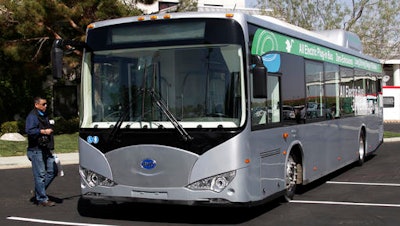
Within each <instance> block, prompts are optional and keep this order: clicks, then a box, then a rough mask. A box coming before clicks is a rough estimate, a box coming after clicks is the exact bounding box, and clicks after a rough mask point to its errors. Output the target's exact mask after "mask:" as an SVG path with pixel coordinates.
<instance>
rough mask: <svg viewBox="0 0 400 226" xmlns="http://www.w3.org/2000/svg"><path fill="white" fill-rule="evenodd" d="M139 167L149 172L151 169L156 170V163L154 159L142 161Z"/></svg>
mask: <svg viewBox="0 0 400 226" xmlns="http://www.w3.org/2000/svg"><path fill="white" fill-rule="evenodd" d="M140 166H141V167H142V168H143V169H148V170H151V169H154V168H156V166H157V162H156V160H154V159H143V160H142V162H141V163H140Z"/></svg>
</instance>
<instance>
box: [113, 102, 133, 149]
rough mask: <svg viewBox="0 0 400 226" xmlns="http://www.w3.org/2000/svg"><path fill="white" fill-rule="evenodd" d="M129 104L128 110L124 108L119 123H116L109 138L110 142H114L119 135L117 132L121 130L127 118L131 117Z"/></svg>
mask: <svg viewBox="0 0 400 226" xmlns="http://www.w3.org/2000/svg"><path fill="white" fill-rule="evenodd" d="M129 106H130V105H129V104H128V105H127V107H126V108H123V110H122V114H121V115H120V116H119V118H118V120H117V122H116V123H115V125H114V127H113V129H112V130H111V132H110V135H109V136H108V142H112V141H113V140H114V138H115V136H116V134H117V132H118V131H119V130H120V128H121V126H122V123H123V122H124V121H125V120H126V118H127V117H128V115H129Z"/></svg>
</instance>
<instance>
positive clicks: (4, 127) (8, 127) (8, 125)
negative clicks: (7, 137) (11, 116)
mask: <svg viewBox="0 0 400 226" xmlns="http://www.w3.org/2000/svg"><path fill="white" fill-rule="evenodd" d="M18 132H19V131H18V122H17V121H10V122H4V123H3V124H1V133H2V134H4V133H18Z"/></svg>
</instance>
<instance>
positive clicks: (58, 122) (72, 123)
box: [54, 117, 79, 134]
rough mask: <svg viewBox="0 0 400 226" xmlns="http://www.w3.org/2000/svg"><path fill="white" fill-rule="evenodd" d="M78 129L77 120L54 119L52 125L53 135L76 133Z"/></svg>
mask: <svg viewBox="0 0 400 226" xmlns="http://www.w3.org/2000/svg"><path fill="white" fill-rule="evenodd" d="M78 129H79V118H72V119H68V120H66V119H64V118H62V117H61V118H56V119H55V124H54V133H55V134H71V133H76V132H78Z"/></svg>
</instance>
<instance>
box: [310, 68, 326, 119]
mask: <svg viewBox="0 0 400 226" xmlns="http://www.w3.org/2000/svg"><path fill="white" fill-rule="evenodd" d="M305 69H306V95H307V103H306V118H307V120H315V119H319V118H325V113H326V105H325V101H324V86H323V82H324V78H323V73H324V67H323V64H322V63H320V62H315V61H309V60H307V61H306V62H305Z"/></svg>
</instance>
